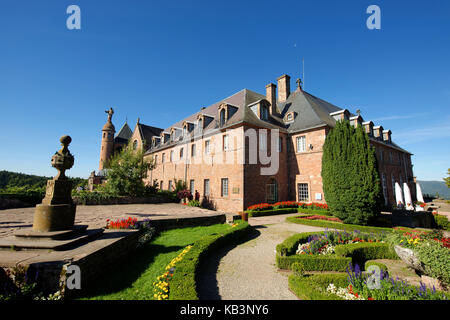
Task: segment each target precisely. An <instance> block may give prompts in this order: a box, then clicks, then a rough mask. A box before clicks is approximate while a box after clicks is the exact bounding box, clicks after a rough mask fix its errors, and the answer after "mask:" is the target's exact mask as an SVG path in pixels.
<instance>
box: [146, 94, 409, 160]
mask: <svg viewBox="0 0 450 320" xmlns="http://www.w3.org/2000/svg"><path fill="white" fill-rule="evenodd" d="M265 99H266V96H264V95H262V94H259V93H256V92H254V91H251V90H248V89H243V90H241V91H239V92H237V93H235V94H233V95H231V96H229V97H228V98H225V99H223V100H221V101H219V102H216V103H214V104H212V105H210V106H208V107H207V108H204V109H202V110H200V111H198V112H196V113H194V114H192V115H190V116H189V117H187V118H185V119H183V120H180V121H178V122H177V123H175V124H174V125H173V126H171V127H169V128H166V129H164V130H163V131H164V132H169V133H170V132H171V129H172V128H178V129H179V128H182V126H183V122H184V121H187V122H196V121H197V116H198V115H199V114H205V115H208V116H211V117H213V118H214V120H213V121H211V122H210V123H209V124H208V125H207V126H206V127H205V128H204V130H203V134H207V133H208V131H210V132H211V131H213V130H214V129H218V128H219V110H218V107H219V106H220V105H221V104H222V103H228V104H230V105H233V106H235V107H238V109H237V111H236V112H235V113H234V114H233V115H232V116H231V117H230V118H229V119H228V120H227V121H226V123H225V125H224V126H223V127H222V128H227V127H230V126H233V125H235V124H238V123H247V124H253V125H256V126H259V127H266V128H272V129H280V130H282V131H285V132H286V131H287V132H288V133H295V132H298V131H303V130H308V129H312V128H317V127H321V126H325V125H327V126H330V127H334V126H335V124H336V120H335V119H334V118H333V117H332V116H331V115H330V113H333V112H336V111H341V110H344V109H342V108H339V107H337V106H335V105H333V104H331V103H329V102H327V101H325V100H322V99H320V98H318V97H316V96H314V95H312V94H310V93H308V92H306V91H303V90H300V89H298V88H297V90H295V91H293V92H291V93H290V95H289V96H288V99H287V100H286V101H284V102H277V108H278V110H279V112H280V114H275V115H270V116H269V119H268V120H267V121H264V120H261V119H259V117H258V116H257V115H256V114H255V113H254V112H253V111H252V110H251V109H250V107H249V106H251V105H253V104H255V103H257V102H259V101H261V100H265ZM290 112H295V113H296V116H295V119H294V121H293V122H290V123H284V121H283V118H284V117H285V116H286V114H287V113H290ZM350 116H354V114H352V113H350ZM161 131H162V130H161ZM161 131H160V132H161ZM191 134H192V133H191ZM158 135H159V134H158ZM371 139H374V140H376V141H378V142H380V143H383V144H385V145H387V146H391V147H393V148H396V149H399V150H401V151H403V152H407V153H409V152H408V151H406V150H404V149H402V148H401V147H399V146H398V145H396V144H395V143H393V142H391V143H386V142H384V141H380V140H377V139H375V138H371ZM175 143H176V142H175ZM175 143H174V142H171V141H169V142H167V143H165V144H163V145H159V146H157V147H156V148H153V149H151V150H149V151H147V153H151V152H153V151H156V150H159V149H161V148H164V147H165V146H169V145H172V144H175Z"/></svg>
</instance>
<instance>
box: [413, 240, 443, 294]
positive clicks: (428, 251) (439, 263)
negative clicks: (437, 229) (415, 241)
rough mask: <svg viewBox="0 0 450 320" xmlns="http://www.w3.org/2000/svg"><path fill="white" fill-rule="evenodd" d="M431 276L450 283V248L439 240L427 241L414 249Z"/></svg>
mask: <svg viewBox="0 0 450 320" xmlns="http://www.w3.org/2000/svg"><path fill="white" fill-rule="evenodd" d="M414 250H415V251H416V252H417V255H418V258H419V260H420V261H421V262H422V263H423V264H424V265H425V272H426V274H427V275H429V276H430V277H434V278H437V279H439V280H441V281H442V282H443V283H444V284H445V285H447V286H448V285H450V249H448V248H446V247H444V246H443V245H442V243H440V242H438V241H425V242H423V243H422V244H420V245H419V246H417V247H416V248H415V249H414Z"/></svg>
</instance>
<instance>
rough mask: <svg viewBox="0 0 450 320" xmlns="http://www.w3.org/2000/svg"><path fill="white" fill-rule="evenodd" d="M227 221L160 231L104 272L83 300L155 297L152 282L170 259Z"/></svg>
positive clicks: (224, 227) (225, 227) (223, 228)
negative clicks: (123, 259)
mask: <svg viewBox="0 0 450 320" xmlns="http://www.w3.org/2000/svg"><path fill="white" fill-rule="evenodd" d="M230 228H231V226H230V225H228V224H217V225H213V226H208V227H193V228H182V229H173V230H168V231H164V232H161V233H160V234H159V235H158V236H157V237H156V238H155V239H153V240H152V241H151V242H149V243H147V244H145V245H144V246H142V247H141V248H139V249H137V250H136V251H135V252H134V253H132V254H130V255H129V257H127V259H126V261H122V262H119V263H117V264H116V265H115V266H114V267H113V268H112V269H111V270H108V271H107V272H105V273H104V274H103V275H102V277H101V278H99V279H98V280H97V281H96V283H95V284H93V285H92V286H91V287H95V289H92V290H90V292H86V293H85V295H84V297H82V299H91V300H154V298H153V294H154V292H153V289H154V286H153V282H154V281H155V280H156V277H158V276H159V275H161V274H162V273H164V272H165V267H166V266H167V265H168V264H169V263H170V261H171V260H172V259H173V258H175V257H176V256H177V255H178V254H180V253H181V252H182V251H183V249H184V248H185V247H186V246H187V245H189V244H192V243H194V242H195V241H198V240H200V239H202V238H204V237H206V236H209V235H214V234H220V233H223V232H224V231H226V230H228V229H230Z"/></svg>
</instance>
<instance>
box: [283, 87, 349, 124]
mask: <svg viewBox="0 0 450 320" xmlns="http://www.w3.org/2000/svg"><path fill="white" fill-rule="evenodd" d="M277 106H278V109H279V110H280V112H281V116H282V117H284V116H285V115H286V114H287V113H290V112H295V113H296V117H295V120H294V121H293V122H291V123H288V124H287V129H288V132H296V131H300V130H306V129H310V128H316V127H320V126H323V125H328V126H330V127H334V125H335V123H336V120H334V118H333V117H332V116H330V113H332V112H335V111H340V110H342V109H341V108H339V107H336V106H335V105H333V104H331V103H328V102H326V101H324V100H322V99H319V98H317V97H315V96H313V95H311V94H309V93H307V92H305V91H302V90H296V91H294V92H292V93H291V94H290V95H289V97H288V99H287V100H286V101H285V102H281V103H280V102H277Z"/></svg>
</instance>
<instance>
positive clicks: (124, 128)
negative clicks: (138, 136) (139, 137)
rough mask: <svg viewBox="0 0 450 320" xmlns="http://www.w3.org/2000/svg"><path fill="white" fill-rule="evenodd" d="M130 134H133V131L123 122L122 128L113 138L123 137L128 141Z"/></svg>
mask: <svg viewBox="0 0 450 320" xmlns="http://www.w3.org/2000/svg"><path fill="white" fill-rule="evenodd" d="M132 135H133V131H131V129H130V127H129V126H128V124H127V123H126V122H125V123H124V124H123V126H122V128H120V130H119V132H118V133H117V134H116V136H115V138H114V139H117V138H120V139H125V140H127V141H128V140H130V138H131V136H132Z"/></svg>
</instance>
